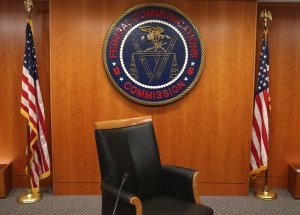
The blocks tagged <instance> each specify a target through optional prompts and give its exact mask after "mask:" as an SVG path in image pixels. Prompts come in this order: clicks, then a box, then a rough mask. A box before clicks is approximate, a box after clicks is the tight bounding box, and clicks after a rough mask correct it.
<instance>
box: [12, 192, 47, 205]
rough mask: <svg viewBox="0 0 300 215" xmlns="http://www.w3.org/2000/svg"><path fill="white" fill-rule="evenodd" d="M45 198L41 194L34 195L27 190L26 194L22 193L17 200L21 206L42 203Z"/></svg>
mask: <svg viewBox="0 0 300 215" xmlns="http://www.w3.org/2000/svg"><path fill="white" fill-rule="evenodd" d="M42 198H43V196H42V194H41V193H40V192H38V193H32V192H31V190H27V192H25V193H21V194H20V195H19V197H18V199H17V202H18V203H20V204H31V203H35V202H38V201H40V200H41V199H42Z"/></svg>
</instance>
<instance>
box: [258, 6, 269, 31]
mask: <svg viewBox="0 0 300 215" xmlns="http://www.w3.org/2000/svg"><path fill="white" fill-rule="evenodd" d="M260 19H263V22H264V27H265V28H267V27H268V20H272V14H271V12H270V11H267V10H266V9H264V10H263V11H262V12H261V13H260Z"/></svg>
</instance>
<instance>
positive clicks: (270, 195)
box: [255, 186, 277, 200]
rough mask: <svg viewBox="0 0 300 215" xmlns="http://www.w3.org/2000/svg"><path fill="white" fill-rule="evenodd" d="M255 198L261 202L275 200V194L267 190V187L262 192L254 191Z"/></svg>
mask: <svg viewBox="0 0 300 215" xmlns="http://www.w3.org/2000/svg"><path fill="white" fill-rule="evenodd" d="M255 196H256V197H257V198H259V199H262V200H275V199H277V194H276V193H275V192H273V191H271V190H269V188H268V186H264V189H263V190H260V191H256V192H255Z"/></svg>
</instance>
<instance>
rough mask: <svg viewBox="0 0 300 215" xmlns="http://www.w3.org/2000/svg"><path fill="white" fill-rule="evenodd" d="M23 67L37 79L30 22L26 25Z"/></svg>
mask: <svg viewBox="0 0 300 215" xmlns="http://www.w3.org/2000/svg"><path fill="white" fill-rule="evenodd" d="M24 67H25V68H26V69H27V70H28V71H29V74H30V75H31V76H32V77H33V78H34V80H37V79H38V72H37V64H36V55H35V46H34V42H33V36H32V30H31V27H30V24H29V23H27V26H26V45H25V53H24Z"/></svg>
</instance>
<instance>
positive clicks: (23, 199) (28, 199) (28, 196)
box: [17, 0, 42, 204]
mask: <svg viewBox="0 0 300 215" xmlns="http://www.w3.org/2000/svg"><path fill="white" fill-rule="evenodd" d="M24 5H25V10H26V11H27V12H28V19H30V18H31V11H32V8H33V3H32V1H31V0H26V1H24ZM29 152H30V128H29V125H28V126H27V155H26V158H27V175H28V180H29V188H28V189H27V191H26V192H23V193H21V194H20V195H19V196H18V199H17V202H18V203H20V204H29V203H34V202H38V201H40V200H41V199H42V194H41V193H40V192H38V193H33V192H32V190H31V182H30V181H31V180H30V157H29V156H28V154H29Z"/></svg>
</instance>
